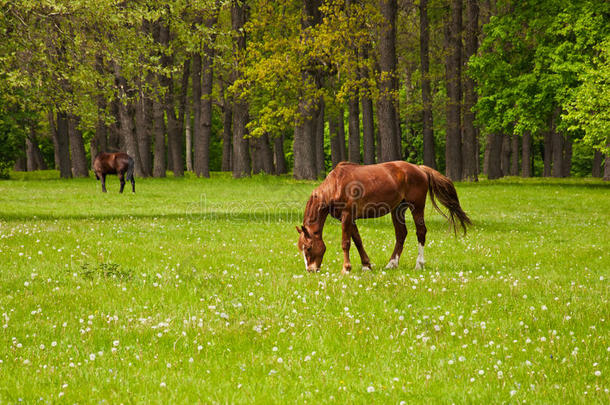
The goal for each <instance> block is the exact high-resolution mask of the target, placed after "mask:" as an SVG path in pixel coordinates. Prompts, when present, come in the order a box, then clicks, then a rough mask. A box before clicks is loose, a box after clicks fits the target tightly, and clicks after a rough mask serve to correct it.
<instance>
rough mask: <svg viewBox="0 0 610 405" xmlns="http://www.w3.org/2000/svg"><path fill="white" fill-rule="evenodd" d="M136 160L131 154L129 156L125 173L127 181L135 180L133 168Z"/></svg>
mask: <svg viewBox="0 0 610 405" xmlns="http://www.w3.org/2000/svg"><path fill="white" fill-rule="evenodd" d="M134 165H135V163H134V161H133V158H132V157H131V156H129V159H128V160H127V172H126V173H125V177H126V179H125V180H127V181H132V180H133V169H134Z"/></svg>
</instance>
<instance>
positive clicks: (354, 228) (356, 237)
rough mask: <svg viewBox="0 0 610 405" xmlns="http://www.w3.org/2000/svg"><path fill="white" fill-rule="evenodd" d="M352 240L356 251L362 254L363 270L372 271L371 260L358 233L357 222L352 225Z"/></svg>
mask: <svg viewBox="0 0 610 405" xmlns="http://www.w3.org/2000/svg"><path fill="white" fill-rule="evenodd" d="M352 240H353V241H354V245H356V249H358V253H359V254H360V260H361V261H362V270H371V260H370V259H369V256H368V255H367V254H366V252H365V251H364V245H363V244H362V238H361V237H360V232H358V227H357V226H356V223H355V222H354V224H353V225H352Z"/></svg>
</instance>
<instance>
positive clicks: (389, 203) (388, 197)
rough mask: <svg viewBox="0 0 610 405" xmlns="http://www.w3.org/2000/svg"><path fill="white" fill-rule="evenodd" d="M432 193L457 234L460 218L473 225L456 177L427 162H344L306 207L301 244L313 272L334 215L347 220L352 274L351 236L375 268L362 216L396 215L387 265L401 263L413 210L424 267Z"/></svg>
mask: <svg viewBox="0 0 610 405" xmlns="http://www.w3.org/2000/svg"><path fill="white" fill-rule="evenodd" d="M428 192H430V200H431V201H432V205H433V206H434V208H436V210H437V211H438V212H440V213H441V214H442V215H443V216H444V217H445V218H447V220H448V221H449V223H450V225H452V226H453V229H454V232H456V233H457V223H456V219H457V220H458V221H459V222H460V225H461V227H462V228H463V230H464V234H465V233H466V225H470V224H471V222H470V219H469V218H468V215H466V213H465V212H464V211H463V210H462V207H460V202H459V200H458V196H457V192H456V191H455V187H454V186H453V183H452V182H451V180H449V179H448V178H447V177H445V176H443V175H442V174H441V173H439V172H437V171H436V170H434V169H431V168H429V167H427V166H423V165H422V166H417V165H413V164H411V163H407V162H404V161H394V162H386V163H380V164H376V165H369V166H360V165H357V164H353V163H346V162H341V163H339V164H338V165H337V167H335V169H334V170H333V171H331V172H330V173H329V174H328V176H327V177H326V179H325V180H324V181H323V182H322V184H320V186H319V187H318V188H316V189H315V190H314V191H313V192H312V193H311V197H309V201H307V205H306V207H305V216H304V219H303V225H302V226H301V227H300V228H299V227H298V226H297V231H298V232H299V241H298V248H299V250H300V251H301V252H303V257H304V259H305V268H306V269H307V271H309V272H316V271H318V270H319V269H320V265H321V264H322V258H323V257H324V252H325V251H326V245H325V244H324V241H323V240H322V230H323V228H324V222H325V221H326V217H327V216H328V214H330V215H331V216H333V217H334V218H336V219H339V220H341V227H342V231H343V232H342V239H343V240H342V248H343V269H342V271H341V272H342V273H343V274H346V273H348V272H349V271H350V270H351V268H352V265H351V263H350V260H349V249H350V239H353V241H354V244H355V245H356V248H357V249H358V253H359V254H360V259H361V260H362V269H363V270H370V269H371V261H370V260H369V257H368V255H367V254H366V252H365V251H364V247H363V245H362V239H361V238H360V234H359V233H358V227H357V226H356V220H357V219H360V218H377V217H381V216H383V215H386V214H388V213H391V214H392V222H393V224H394V231H395V234H396V245H395V246H394V252H393V253H392V256H391V257H390V261H389V263H388V265H387V266H386V268H396V267H398V260H399V259H400V254H401V253H402V249H403V244H404V241H405V238H406V237H407V227H406V226H405V211H406V209H407V208H410V209H411V214H412V216H413V220H414V221H415V227H416V230H417V241H418V242H419V246H418V253H419V254H418V256H417V260H416V262H415V269H416V270H419V269H422V268H423V266H424V245H425V243H426V225H425V222H424V207H425V205H426V194H427V193H428ZM435 198H436V199H438V200H439V201H440V202H441V203H442V204H443V205H444V206H445V207H447V208H448V210H449V215H448V216H447V215H445V214H444V213H443V212H442V211H441V210H440V209H439V208H438V206H437V205H436V201H435Z"/></svg>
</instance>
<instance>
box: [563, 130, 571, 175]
mask: <svg viewBox="0 0 610 405" xmlns="http://www.w3.org/2000/svg"><path fill="white" fill-rule="evenodd" d="M563 149H564V150H563V167H562V169H563V173H562V176H563V177H570V173H571V172H572V137H571V136H570V133H569V132H568V133H567V134H566V138H565V143H564V145H563Z"/></svg>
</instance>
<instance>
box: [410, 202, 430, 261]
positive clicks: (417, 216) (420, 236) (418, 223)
mask: <svg viewBox="0 0 610 405" xmlns="http://www.w3.org/2000/svg"><path fill="white" fill-rule="evenodd" d="M411 214H412V215H413V221H414V222H415V228H416V229H417V242H418V245H417V260H416V261H415V270H421V269H423V268H424V264H425V263H426V262H425V260H424V245H425V244H426V232H427V229H426V222H425V221H424V206H423V205H418V206H416V207H415V208H413V210H412V212H411Z"/></svg>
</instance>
